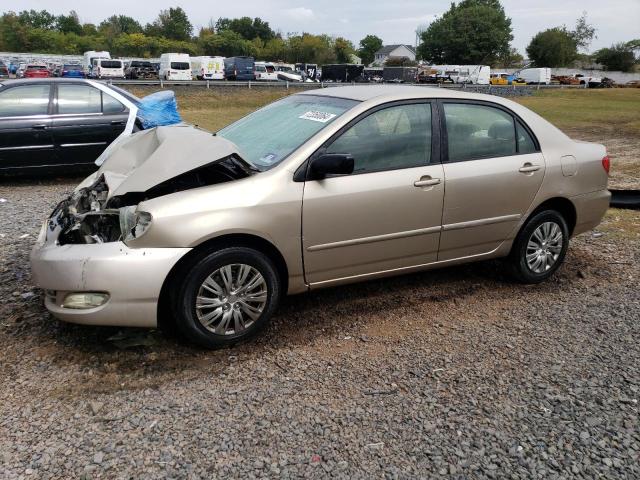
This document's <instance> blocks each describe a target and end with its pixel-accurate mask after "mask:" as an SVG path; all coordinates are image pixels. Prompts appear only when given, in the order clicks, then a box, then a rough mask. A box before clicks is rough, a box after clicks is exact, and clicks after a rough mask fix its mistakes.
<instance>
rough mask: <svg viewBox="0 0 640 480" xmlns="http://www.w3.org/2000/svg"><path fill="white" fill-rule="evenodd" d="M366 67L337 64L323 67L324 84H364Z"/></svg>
mask: <svg viewBox="0 0 640 480" xmlns="http://www.w3.org/2000/svg"><path fill="white" fill-rule="evenodd" d="M363 71H364V65H356V64H351V63H348V64H347V63H335V64H331V65H323V66H322V77H321V78H322V81H323V82H363V81H365V80H364V78H363V77H362V72H363Z"/></svg>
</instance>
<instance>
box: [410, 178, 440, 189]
mask: <svg viewBox="0 0 640 480" xmlns="http://www.w3.org/2000/svg"><path fill="white" fill-rule="evenodd" d="M440 181H441V180H440V179H439V178H431V177H430V176H429V175H427V176H424V177H420V180H416V181H415V182H413V186H414V187H432V186H434V185H438V184H439V183H440Z"/></svg>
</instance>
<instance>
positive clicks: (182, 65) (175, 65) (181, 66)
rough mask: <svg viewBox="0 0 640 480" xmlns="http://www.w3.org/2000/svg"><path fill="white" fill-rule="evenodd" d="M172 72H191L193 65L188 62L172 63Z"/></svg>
mask: <svg viewBox="0 0 640 480" xmlns="http://www.w3.org/2000/svg"><path fill="white" fill-rule="evenodd" d="M171 69H172V70H191V65H189V63H188V62H171Z"/></svg>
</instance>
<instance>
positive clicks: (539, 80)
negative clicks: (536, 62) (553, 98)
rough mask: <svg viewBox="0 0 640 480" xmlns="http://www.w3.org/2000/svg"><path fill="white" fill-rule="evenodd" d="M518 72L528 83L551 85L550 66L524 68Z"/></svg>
mask: <svg viewBox="0 0 640 480" xmlns="http://www.w3.org/2000/svg"><path fill="white" fill-rule="evenodd" d="M515 73H518V75H519V77H520V78H522V80H524V81H525V82H526V83H527V84H528V85H549V84H550V83H551V69H550V68H524V69H522V70H520V71H519V72H515Z"/></svg>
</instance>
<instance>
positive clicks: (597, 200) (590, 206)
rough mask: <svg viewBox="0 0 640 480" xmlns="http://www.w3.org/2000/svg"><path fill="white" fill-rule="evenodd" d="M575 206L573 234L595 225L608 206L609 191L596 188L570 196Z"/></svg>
mask: <svg viewBox="0 0 640 480" xmlns="http://www.w3.org/2000/svg"><path fill="white" fill-rule="evenodd" d="M571 201H572V202H573V204H574V206H575V207H576V226H575V228H574V229H573V235H578V234H580V233H584V232H587V231H589V230H591V229H593V228H595V227H597V226H598V225H599V224H600V222H601V221H602V217H604V214H605V213H606V212H607V209H608V208H609V202H610V201H611V193H610V192H609V190H598V191H596V192H591V193H585V194H583V195H576V196H575V197H571Z"/></svg>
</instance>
